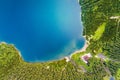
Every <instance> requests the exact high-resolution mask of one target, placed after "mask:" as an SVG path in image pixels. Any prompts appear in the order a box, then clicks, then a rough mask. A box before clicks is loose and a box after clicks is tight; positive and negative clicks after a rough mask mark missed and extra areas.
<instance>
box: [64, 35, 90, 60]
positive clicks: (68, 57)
mask: <svg viewBox="0 0 120 80" xmlns="http://www.w3.org/2000/svg"><path fill="white" fill-rule="evenodd" d="M83 37H84V38H85V36H83ZM88 46H89V41H87V40H86V39H85V44H84V46H83V47H82V48H81V49H80V50H77V51H75V52H73V53H71V54H70V55H69V56H66V57H64V59H66V62H69V61H70V59H71V57H72V56H73V55H75V54H77V53H80V52H85V51H86V49H87V47H88Z"/></svg>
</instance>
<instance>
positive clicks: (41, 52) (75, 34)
mask: <svg viewBox="0 0 120 80" xmlns="http://www.w3.org/2000/svg"><path fill="white" fill-rule="evenodd" d="M80 11H81V10H80V6H79V4H78V1H77V0H20V1H17V0H1V1H0V41H5V42H8V43H13V44H14V45H15V46H16V47H17V48H18V49H19V50H20V52H21V55H22V57H23V58H24V60H25V61H28V62H36V61H49V60H56V59H60V58H62V57H64V56H67V55H70V54H71V53H72V52H74V51H75V50H77V49H80V48H82V46H83V45H84V38H83V37H81V36H82V24H81V20H80Z"/></svg>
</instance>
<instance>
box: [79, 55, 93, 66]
mask: <svg viewBox="0 0 120 80" xmlns="http://www.w3.org/2000/svg"><path fill="white" fill-rule="evenodd" d="M91 57H92V55H91V54H90V53H88V54H85V55H83V56H81V59H82V61H83V62H85V63H86V64H88V60H89V59H90V58H91Z"/></svg>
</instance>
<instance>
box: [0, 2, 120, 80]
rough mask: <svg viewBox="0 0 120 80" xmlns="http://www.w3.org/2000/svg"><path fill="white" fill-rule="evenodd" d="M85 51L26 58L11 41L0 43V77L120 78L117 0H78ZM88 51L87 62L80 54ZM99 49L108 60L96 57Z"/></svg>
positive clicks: (6, 79) (5, 79) (36, 79)
mask: <svg viewBox="0 0 120 80" xmlns="http://www.w3.org/2000/svg"><path fill="white" fill-rule="evenodd" d="M79 4H80V6H81V9H82V14H81V17H82V18H81V19H82V23H83V26H84V27H83V29H84V31H83V36H86V40H87V41H89V43H90V44H89V46H88V48H87V49H86V51H84V52H81V53H77V54H74V55H72V57H71V58H70V61H69V62H66V59H65V58H64V59H61V60H56V61H49V62H39V63H38V62H37V63H30V62H25V61H24V60H23V59H22V57H21V55H20V53H19V51H18V50H17V49H16V48H15V46H14V45H13V44H7V43H5V42H1V43H0V80H110V78H111V77H114V78H115V79H116V80H120V5H119V4H120V0H79ZM86 53H91V54H92V56H93V57H92V58H90V59H89V64H86V63H84V62H83V61H82V60H81V59H80V57H81V56H82V55H84V54H86ZM99 53H102V54H103V55H105V56H106V57H107V60H103V59H100V58H96V57H95V56H96V55H98V54H99Z"/></svg>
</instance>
